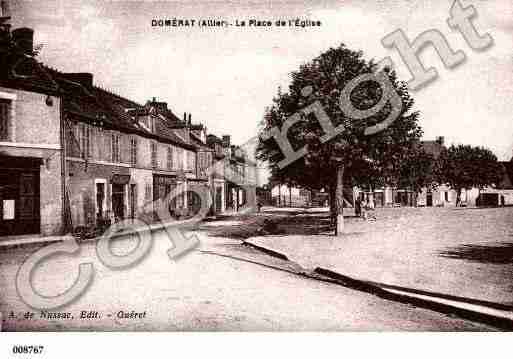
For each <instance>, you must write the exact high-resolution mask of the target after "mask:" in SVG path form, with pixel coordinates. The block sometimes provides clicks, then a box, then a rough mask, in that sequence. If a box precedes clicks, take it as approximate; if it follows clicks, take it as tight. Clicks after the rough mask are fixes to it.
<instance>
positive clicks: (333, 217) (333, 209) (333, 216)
mask: <svg viewBox="0 0 513 359" xmlns="http://www.w3.org/2000/svg"><path fill="white" fill-rule="evenodd" d="M335 190H336V187H335V186H333V185H330V186H329V187H328V200H329V206H330V224H331V225H332V226H335V225H336V223H337V204H336V201H335Z"/></svg>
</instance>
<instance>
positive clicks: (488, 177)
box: [438, 145, 503, 195]
mask: <svg viewBox="0 0 513 359" xmlns="http://www.w3.org/2000/svg"><path fill="white" fill-rule="evenodd" d="M439 166H440V169H439V175H438V176H439V181H440V183H446V184H449V185H450V186H451V187H452V188H454V189H455V190H456V191H457V192H458V195H459V194H460V193H459V192H460V191H461V190H462V189H470V188H472V187H476V188H479V189H482V188H483V187H485V186H490V185H497V184H498V183H499V182H500V181H501V179H502V176H503V167H502V166H501V164H500V163H499V162H498V161H497V157H496V156H495V155H494V154H493V152H492V151H490V150H489V149H487V148H483V147H475V146H471V145H458V146H455V145H452V146H451V147H449V148H448V149H446V150H444V151H442V153H441V154H440V157H439Z"/></svg>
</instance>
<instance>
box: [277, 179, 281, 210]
mask: <svg viewBox="0 0 513 359" xmlns="http://www.w3.org/2000/svg"><path fill="white" fill-rule="evenodd" d="M278 207H281V183H278Z"/></svg>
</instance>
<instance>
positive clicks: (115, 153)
mask: <svg viewBox="0 0 513 359" xmlns="http://www.w3.org/2000/svg"><path fill="white" fill-rule="evenodd" d="M111 148H112V162H114V163H118V162H121V160H120V155H121V153H120V149H119V134H117V133H113V134H112V136H111Z"/></svg>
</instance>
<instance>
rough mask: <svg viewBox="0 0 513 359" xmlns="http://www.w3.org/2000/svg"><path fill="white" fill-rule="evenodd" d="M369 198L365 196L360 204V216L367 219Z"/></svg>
mask: <svg viewBox="0 0 513 359" xmlns="http://www.w3.org/2000/svg"><path fill="white" fill-rule="evenodd" d="M367 206H368V205H367V200H366V199H365V198H364V199H363V201H362V203H361V204H360V216H361V217H362V218H363V219H364V220H366V219H367Z"/></svg>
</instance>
